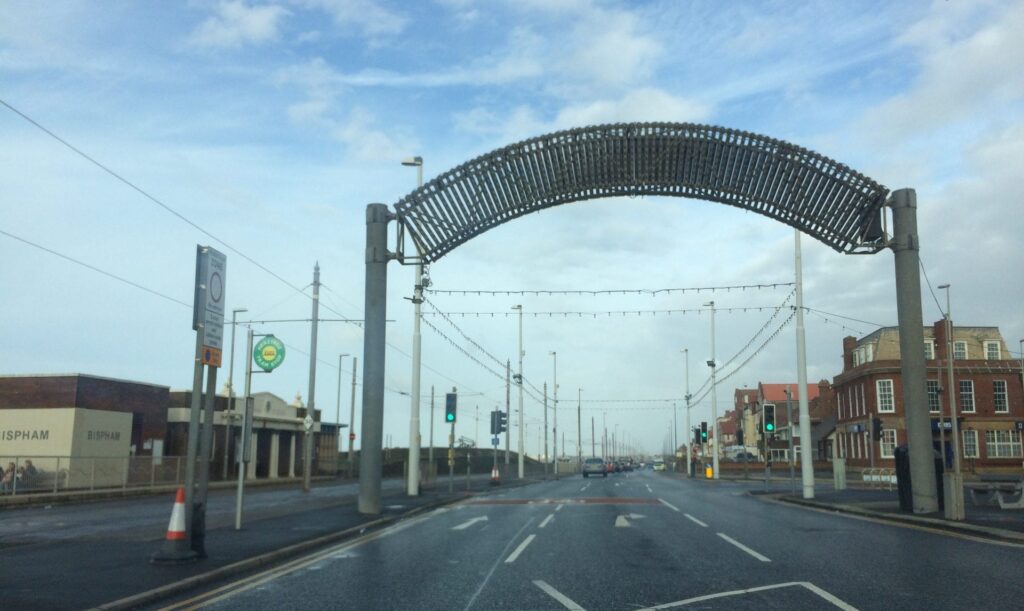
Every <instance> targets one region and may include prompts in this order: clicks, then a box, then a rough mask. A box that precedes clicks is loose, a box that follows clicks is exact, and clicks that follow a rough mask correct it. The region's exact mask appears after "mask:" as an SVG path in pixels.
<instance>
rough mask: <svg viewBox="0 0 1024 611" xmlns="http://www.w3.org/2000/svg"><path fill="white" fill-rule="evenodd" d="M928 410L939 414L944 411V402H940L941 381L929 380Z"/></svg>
mask: <svg viewBox="0 0 1024 611" xmlns="http://www.w3.org/2000/svg"><path fill="white" fill-rule="evenodd" d="M928 411H930V412H932V413H933V414H937V413H939V412H940V411H942V404H941V403H939V381H938V380H928Z"/></svg>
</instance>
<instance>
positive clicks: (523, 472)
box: [512, 304, 526, 479]
mask: <svg viewBox="0 0 1024 611" xmlns="http://www.w3.org/2000/svg"><path fill="white" fill-rule="evenodd" d="M512 309H513V310H519V373H518V374H517V375H518V376H519V377H518V378H517V380H516V383H517V384H518V385H519V479H523V477H525V475H526V464H525V463H524V460H525V457H524V456H523V453H524V452H525V451H526V437H525V435H526V428H525V427H524V426H523V355H524V354H525V353H524V352H523V306H522V304H519V305H517V306H513V307H512Z"/></svg>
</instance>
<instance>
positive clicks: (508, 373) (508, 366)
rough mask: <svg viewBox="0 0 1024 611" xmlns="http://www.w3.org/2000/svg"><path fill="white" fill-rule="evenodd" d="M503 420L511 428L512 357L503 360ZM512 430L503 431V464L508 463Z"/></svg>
mask: <svg viewBox="0 0 1024 611" xmlns="http://www.w3.org/2000/svg"><path fill="white" fill-rule="evenodd" d="M505 422H508V426H509V428H512V359H506V360H505ZM511 440H512V431H508V432H507V433H505V464H506V465H508V464H509V446H510V445H511Z"/></svg>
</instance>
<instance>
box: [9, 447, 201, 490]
mask: <svg viewBox="0 0 1024 611" xmlns="http://www.w3.org/2000/svg"><path fill="white" fill-rule="evenodd" d="M0 467H2V468H3V472H4V474H3V477H2V478H0V480H2V481H0V494H4V495H19V494H39V493H58V492H66V491H67V492H70V491H87V490H110V489H117V488H121V489H128V488H152V487H157V486H170V485H175V484H178V485H180V484H183V483H184V481H185V458H184V457H182V456H127V457H124V456H122V457H110V456H3V455H0ZM9 472H10V473H12V475H8V473H9Z"/></svg>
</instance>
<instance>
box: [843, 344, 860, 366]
mask: <svg viewBox="0 0 1024 611" xmlns="http://www.w3.org/2000/svg"><path fill="white" fill-rule="evenodd" d="M856 348H857V338H856V337H854V336H852V335H847V336H846V337H844V338H843V371H849V370H850V369H853V351H854V350H856Z"/></svg>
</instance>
